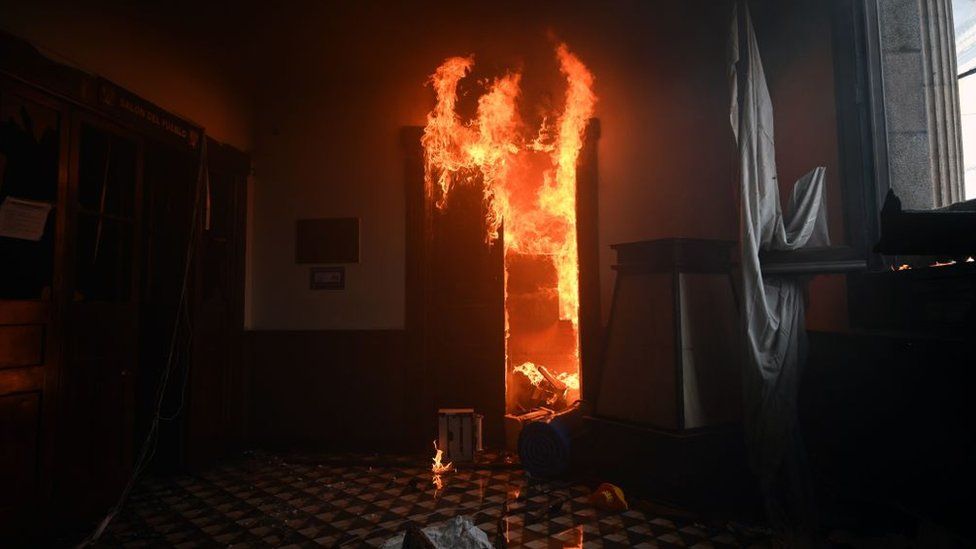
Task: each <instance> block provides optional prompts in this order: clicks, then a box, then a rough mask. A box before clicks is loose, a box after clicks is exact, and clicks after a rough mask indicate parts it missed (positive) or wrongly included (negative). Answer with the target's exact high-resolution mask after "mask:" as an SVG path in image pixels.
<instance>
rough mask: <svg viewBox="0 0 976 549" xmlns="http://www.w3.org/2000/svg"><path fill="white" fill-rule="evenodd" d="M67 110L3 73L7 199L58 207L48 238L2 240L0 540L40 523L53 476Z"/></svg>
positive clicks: (0, 155)
mask: <svg viewBox="0 0 976 549" xmlns="http://www.w3.org/2000/svg"><path fill="white" fill-rule="evenodd" d="M64 113H65V109H64V106H63V105H62V104H61V103H59V102H57V101H55V100H52V99H50V98H47V97H45V96H42V95H41V94H38V93H36V92H35V91H34V90H31V89H30V88H28V87H26V86H24V85H22V84H20V83H18V82H15V81H12V80H9V79H7V78H0V203H3V202H5V201H7V200H17V199H20V200H28V201H31V202H32V203H34V204H35V205H41V207H42V208H43V207H49V208H50V210H49V212H48V213H47V214H46V219H44V221H43V232H42V234H41V236H40V238H38V239H31V238H23V237H16V236H11V235H10V234H6V235H5V236H0V486H2V489H0V539H2V538H3V537H5V536H8V535H11V534H18V533H20V534H23V533H24V532H25V530H26V528H27V527H29V526H30V525H31V524H32V523H33V522H34V520H33V519H34V518H36V517H37V513H36V511H37V508H38V505H39V504H40V503H42V502H43V499H44V494H45V493H46V491H47V486H48V484H49V480H50V477H49V475H48V474H47V473H48V470H49V468H48V464H49V461H50V456H51V455H52V446H53V445H52V433H53V421H52V420H53V415H52V412H53V410H54V408H53V405H54V403H55V399H54V398H53V395H54V393H55V392H56V388H57V383H58V364H59V360H58V346H57V345H56V341H57V332H58V322H57V320H58V314H57V312H58V307H57V302H58V301H57V297H58V294H59V292H58V288H59V285H60V282H61V278H60V276H59V275H58V273H59V269H58V267H59V265H60V262H61V260H60V257H61V252H62V250H63V246H64V239H63V236H62V233H63V227H64V224H65V221H64V219H65V211H64V210H65V209H64V208H63V207H62V205H63V204H64V200H65V199H64V193H65V189H66V170H64V169H63V166H65V165H66V163H67V153H68V141H67V140H68V137H69V134H70V131H69V124H70V123H69V121H68V119H67V117H66V116H65V114H64ZM44 205H46V206H44Z"/></svg>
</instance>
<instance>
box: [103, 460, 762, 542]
mask: <svg viewBox="0 0 976 549" xmlns="http://www.w3.org/2000/svg"><path fill="white" fill-rule="evenodd" d="M431 480H432V479H431V475H430V472H429V471H428V470H427V468H426V467H425V466H423V465H422V462H421V461H419V460H417V459H413V460H410V459H405V458H395V459H394V458H379V457H375V456H373V457H358V458H352V457H350V456H344V457H340V456H315V457H312V456H304V457H299V456H280V455H268V454H256V455H250V456H248V457H246V458H244V459H242V460H238V461H235V462H233V463H229V464H227V465H224V466H221V467H218V468H215V469H213V470H212V471H210V472H209V473H207V474H204V475H202V476H177V477H171V478H147V479H146V480H144V481H143V482H142V483H141V484H140V486H139V487H138V489H137V490H136V491H135V492H134V493H133V495H132V497H131V499H130V501H129V503H128V505H127V506H126V508H125V510H124V511H123V513H122V514H120V516H119V517H118V518H117V519H116V520H115V521H114V522H113V523H112V525H111V527H110V528H109V530H108V532H107V533H106V535H105V537H103V538H102V543H100V545H101V546H104V547H119V546H121V547H174V546H175V547H227V546H234V547H377V546H381V545H382V544H383V543H384V542H385V541H386V540H387V539H389V538H390V537H392V536H394V535H395V534H396V533H397V532H400V531H402V530H403V529H404V528H405V526H406V525H408V524H410V523H411V522H413V523H416V524H418V525H420V526H428V525H435V524H439V523H443V522H445V521H447V520H448V519H450V518H452V517H454V516H456V515H458V514H463V515H466V516H468V517H470V518H471V519H472V520H473V521H474V523H475V524H476V525H478V527H480V528H481V529H482V530H484V531H485V533H487V534H488V537H489V539H491V540H492V541H493V543H494V544H495V547H498V548H502V547H529V548H551V547H605V548H610V547H743V546H760V547H761V546H766V545H767V544H766V543H765V542H764V541H763V540H758V539H749V538H746V537H744V535H743V534H741V533H737V532H733V531H730V530H728V529H726V528H725V527H724V526H722V525H704V524H698V523H696V522H694V521H689V520H684V521H682V520H675V519H669V518H665V517H661V516H652V515H649V514H647V513H644V512H642V511H638V510H634V509H632V510H630V511H626V512H622V513H620V512H607V511H601V510H597V509H595V508H594V507H593V506H592V505H591V504H590V503H589V501H588V500H587V496H588V494H589V493H590V490H589V489H588V488H587V487H586V486H582V485H578V484H569V483H552V482H539V481H535V480H533V479H530V478H528V477H527V476H526V475H525V474H524V472H523V471H522V470H520V469H518V468H516V467H512V466H504V465H495V466H490V465H484V466H474V467H472V468H470V469H461V470H458V471H455V472H452V473H449V474H447V475H444V477H443V482H444V484H443V488H442V489H437V488H436V487H435V486H434V485H433V484H432V482H431Z"/></svg>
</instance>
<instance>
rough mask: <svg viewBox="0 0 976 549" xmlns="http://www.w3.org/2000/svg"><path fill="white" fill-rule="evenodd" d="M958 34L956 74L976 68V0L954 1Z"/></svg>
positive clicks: (953, 9)
mask: <svg viewBox="0 0 976 549" xmlns="http://www.w3.org/2000/svg"><path fill="white" fill-rule="evenodd" d="M952 21H953V26H954V27H955V33H956V73H957V74H962V73H964V72H966V71H969V70H971V69H973V68H976V0H952Z"/></svg>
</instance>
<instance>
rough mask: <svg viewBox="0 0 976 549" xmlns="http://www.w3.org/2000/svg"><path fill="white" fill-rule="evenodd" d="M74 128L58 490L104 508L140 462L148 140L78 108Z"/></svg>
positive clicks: (78, 502)
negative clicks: (137, 388)
mask: <svg viewBox="0 0 976 549" xmlns="http://www.w3.org/2000/svg"><path fill="white" fill-rule="evenodd" d="M72 132H73V134H74V139H73V144H74V146H73V148H72V151H71V163H70V170H69V173H70V174H71V175H70V183H69V189H68V190H69V192H68V203H69V206H70V211H71V216H70V220H69V223H70V224H71V230H70V231H69V232H68V234H69V247H68V250H69V252H68V254H67V256H66V265H65V267H66V268H65V274H66V277H67V284H66V287H67V290H68V296H67V304H66V312H65V330H64V335H65V337H64V366H63V374H62V382H61V387H62V391H61V395H60V396H61V400H60V402H61V412H60V414H59V415H60V427H59V448H58V461H57V464H56V467H57V479H56V484H55V486H54V490H55V492H54V496H55V499H56V500H61V501H63V503H64V504H66V505H67V509H66V510H71V508H74V510H75V512H76V513H77V509H85V508H90V509H92V510H93V511H92V513H98V512H100V511H103V510H104V508H103V506H104V504H105V503H108V502H111V501H112V500H113V498H114V497H115V496H117V494H118V490H119V489H120V487H121V486H122V485H123V483H124V482H125V480H126V478H127V476H128V475H129V473H130V471H131V465H132V456H133V440H132V433H133V410H134V402H133V388H134V378H135V373H136V372H135V369H136V363H137V361H136V356H137V351H138V344H137V342H138V316H137V310H138V308H137V303H138V288H139V285H138V284H137V280H138V276H139V272H138V270H139V269H138V265H139V262H138V261H137V258H138V257H139V239H138V238H136V235H137V234H138V230H139V217H140V216H139V210H140V209H139V208H138V207H137V205H138V204H140V203H141V184H140V181H141V173H142V169H141V158H142V146H141V143H140V142H139V140H138V139H136V138H135V137H134V136H132V135H130V134H128V133H126V132H125V131H123V130H121V129H120V128H117V127H114V126H112V125H110V124H108V123H106V122H103V121H100V120H98V119H95V118H93V117H87V116H81V115H79V116H77V117H76V118H75V120H74V121H73V124H72Z"/></svg>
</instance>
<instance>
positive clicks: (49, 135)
mask: <svg viewBox="0 0 976 549" xmlns="http://www.w3.org/2000/svg"><path fill="white" fill-rule="evenodd" d="M59 124H60V113H58V111H56V110H54V109H50V108H48V107H45V106H43V105H39V104H37V103H34V102H32V101H30V100H28V99H25V98H23V97H20V96H17V95H14V94H9V93H5V94H2V95H0V203H2V202H4V201H6V200H8V199H21V200H28V201H33V202H44V203H47V204H54V202H55V201H56V200H57V192H58V162H59V153H60V150H59V145H60V143H59V142H60V130H59ZM55 218H56V215H55V214H54V212H53V210H52V211H51V212H50V213H48V217H47V220H46V223H45V225H44V232H43V234H42V236H41V238H40V240H37V241H35V240H27V239H20V238H8V237H0V258H3V262H2V264H3V268H2V269H0V299H38V298H42V297H45V296H49V295H50V288H51V280H52V273H53V269H54V239H55Z"/></svg>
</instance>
